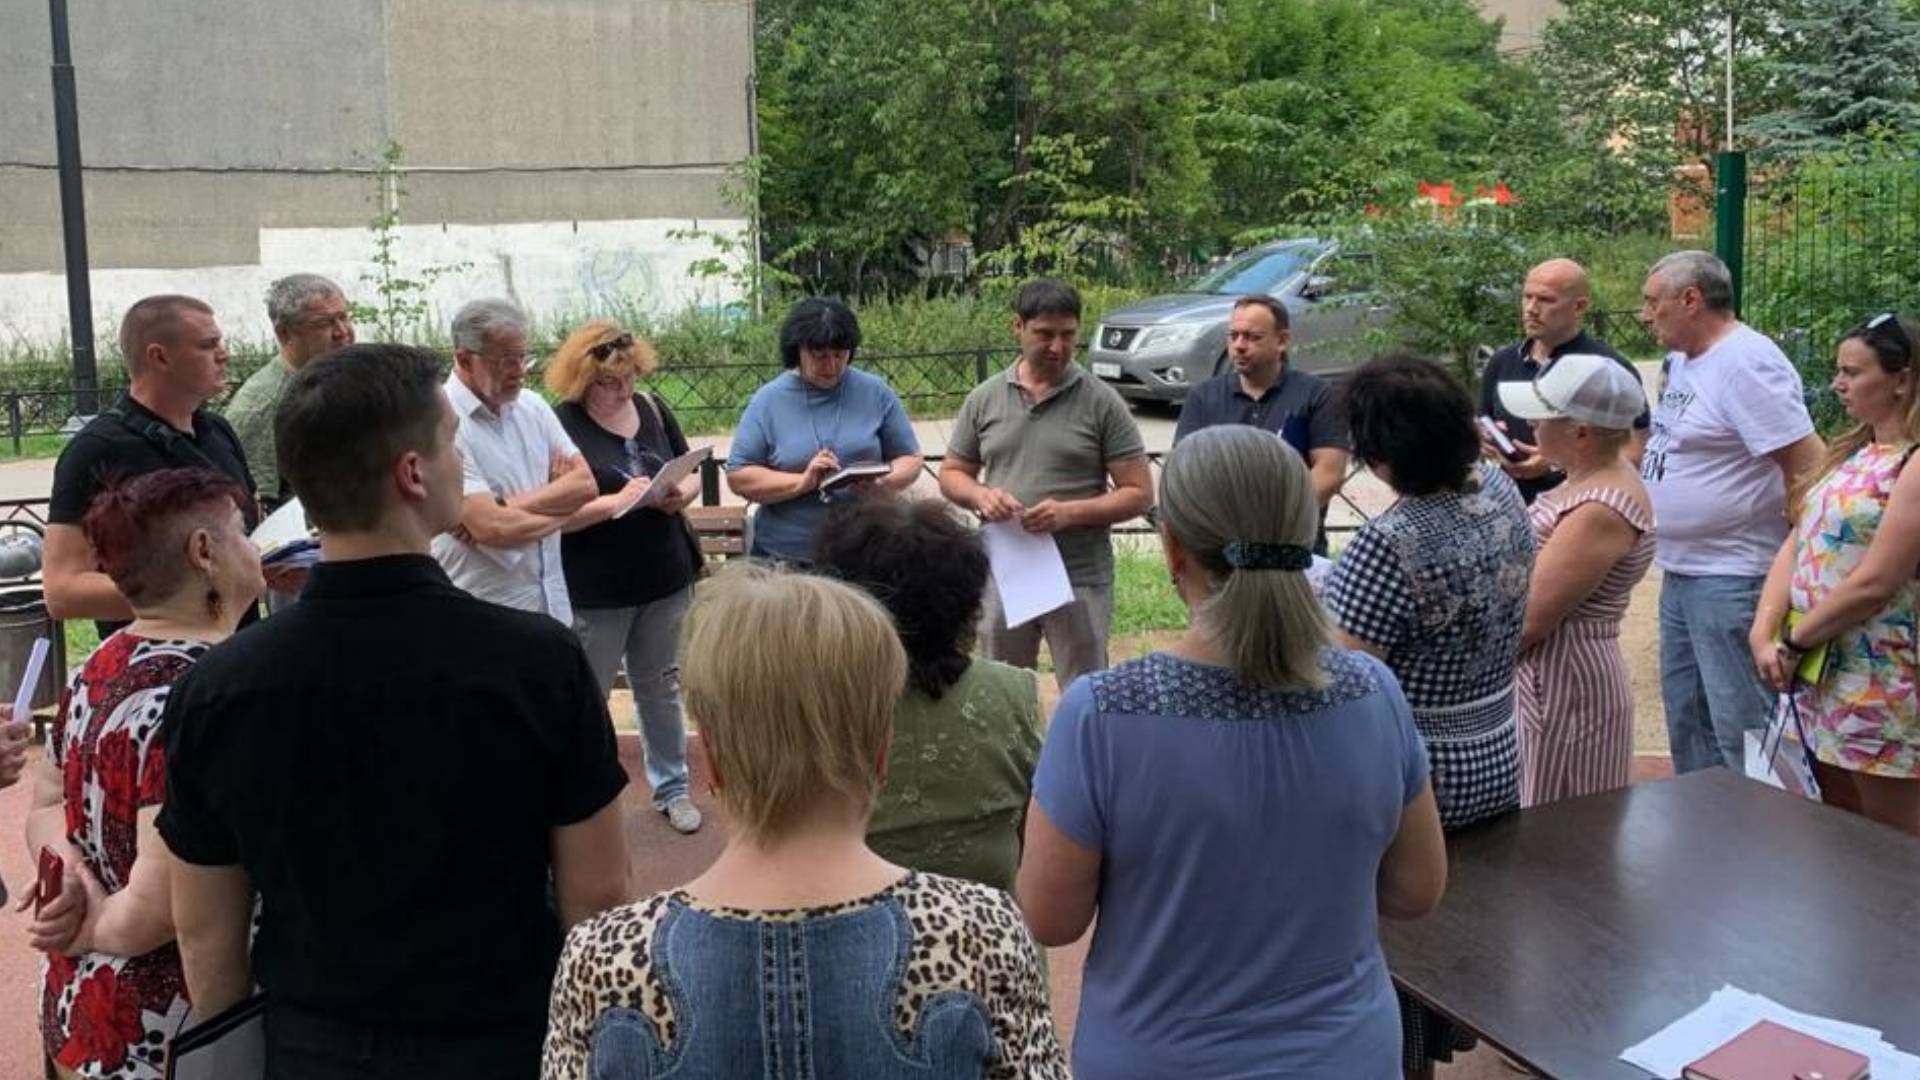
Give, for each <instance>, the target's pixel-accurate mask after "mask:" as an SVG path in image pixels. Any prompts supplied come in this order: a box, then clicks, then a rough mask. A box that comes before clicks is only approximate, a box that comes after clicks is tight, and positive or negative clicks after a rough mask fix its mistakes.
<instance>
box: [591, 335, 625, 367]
mask: <svg viewBox="0 0 1920 1080" xmlns="http://www.w3.org/2000/svg"><path fill="white" fill-rule="evenodd" d="M631 348H633V335H632V334H621V335H620V336H619V337H617V338H614V339H613V340H612V341H603V342H601V343H600V344H598V345H595V346H594V347H593V348H591V349H588V350H587V355H588V356H591V357H593V360H594V363H596V364H604V363H606V362H607V357H609V356H612V355H613V354H614V353H617V352H626V351H627V350H628V349H631Z"/></svg>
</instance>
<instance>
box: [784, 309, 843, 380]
mask: <svg viewBox="0 0 1920 1080" xmlns="http://www.w3.org/2000/svg"><path fill="white" fill-rule="evenodd" d="M803 348H805V349H845V350H847V351H848V352H849V353H853V352H858V351H859V349H860V319H859V317H858V316H856V315H854V313H853V309H852V308H850V307H848V306H847V305H845V304H843V303H841V302H840V301H838V300H835V299H833V298H832V297H830V296H812V297H808V298H807V299H805V300H802V301H800V302H799V303H797V304H795V305H793V310H792V311H789V312H787V317H786V319H785V320H783V321H782V322H781V323H780V366H781V367H784V368H796V367H799V366H800V350H801V349H803Z"/></svg>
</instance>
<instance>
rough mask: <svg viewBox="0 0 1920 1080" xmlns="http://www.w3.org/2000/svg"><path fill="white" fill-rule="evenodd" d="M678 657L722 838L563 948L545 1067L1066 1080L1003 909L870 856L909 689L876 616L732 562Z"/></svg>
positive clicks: (894, 642) (835, 586) (846, 592)
mask: <svg viewBox="0 0 1920 1080" xmlns="http://www.w3.org/2000/svg"><path fill="white" fill-rule="evenodd" d="M684 655H685V661H684V665H685V681H686V689H687V704H688V706H689V708H690V709H691V711H692V713H693V716H694V718H695V719H696V720H697V721H698V722H699V724H700V730H701V736H702V741H703V743H704V745H705V746H706V750H707V755H708V758H709V761H710V764H711V766H712V772H713V783H714V787H715V789H716V791H717V793H718V797H719V799H720V802H721V805H722V806H723V807H724V808H725V809H726V812H727V816H728V818H729V824H730V825H731V826H732V828H731V829H730V836H729V837H728V841H727V846H726V848H725V850H723V851H722V852H721V853H720V857H719V858H718V859H717V860H716V861H715V862H714V863H713V865H712V866H711V867H709V868H708V869H707V871H706V872H705V873H703V874H701V875H700V876H699V877H697V878H695V879H694V880H693V881H691V882H689V883H688V884H687V885H685V886H684V887H682V888H679V889H674V890H672V891H670V892H665V893H660V894H657V895H655V896H652V897H649V898H648V899H645V900H642V901H640V902H639V903H637V904H633V905H630V906H628V907H623V908H616V909H614V910H613V911H610V912H607V913H606V914H604V915H601V916H599V917H597V918H594V919H591V920H589V921H587V922H585V923H582V924H581V925H579V926H578V927H576V928H575V929H574V931H573V932H572V933H571V934H570V935H568V938H567V944H566V948H565V950H564V951H563V953H562V955H561V958H560V967H559V971H558V972H557V973H556V974H555V976H554V985H553V998H552V1009H551V1015H550V1018H549V1025H548V1031H547V1046H546V1063H545V1068H544V1071H543V1075H544V1076H545V1077H547V1078H548V1080H585V1078H586V1077H587V1076H589V1075H591V1076H593V1077H595V1078H596V1080H611V1078H624V1077H634V1078H638V1077H646V1076H659V1075H663V1074H664V1072H665V1071H666V1069H667V1068H668V1067H669V1066H671V1070H672V1072H673V1074H674V1075H675V1076H683V1077H687V1078H689V1080H701V1078H714V1080H718V1078H722V1077H735V1076H747V1075H754V1076H758V1075H761V1074H762V1073H771V1072H774V1071H780V1072H785V1071H788V1070H789V1069H792V1068H800V1069H802V1071H806V1072H808V1073H809V1074H810V1075H817V1076H872V1077H903V1078H904V1077H907V1076H914V1077H927V1078H932V1080H951V1078H959V1077H969V1078H978V1077H993V1078H996V1080H999V1078H1006V1080H1012V1078H1015V1077H1038V1078H1042V1080H1046V1078H1055V1077H1057V1078H1062V1080H1064V1077H1065V1076H1066V1069H1065V1067H1064V1064H1063V1063H1062V1061H1061V1057H1060V1047H1059V1044H1058V1042H1057V1040H1056V1037H1055V1035H1054V1031H1053V1019H1052V1015H1051V1012H1050V1010H1049V1007H1048V1003H1047V989H1046V982H1045V979H1044V977H1043V976H1042V975H1041V973H1040V967H1039V960H1038V958H1037V956H1036V953H1035V949H1034V944H1033V939H1032V938H1031V937H1029V936H1028V934H1027V931H1026V928H1025V927H1024V926H1023V925H1022V923H1021V921H1020V913H1019V910H1018V909H1017V908H1016V907H1015V906H1014V904H1013V901H1012V899H1011V898H1009V897H1008V896H1007V895H1006V894H1005V893H1003V892H1000V891H999V890H997V889H991V888H988V887H986V886H984V885H979V884H975V883H972V882H966V881H960V880H958V879H956V878H947V877H940V876H937V875H933V874H923V873H919V872H917V871H910V870H904V869H902V868H901V867H899V866H895V865H893V864H892V863H889V862H887V861H886V860H885V859H882V858H881V857H880V856H878V855H876V854H874V853H873V851H872V850H871V849H870V848H868V847H867V844H866V831H867V819H868V816H869V815H870V814H871V813H872V811H873V804H874V798H875V796H876V795H877V794H878V792H879V790H880V787H881V785H882V783H883V782H884V780H885V772H886V770H885V762H886V757H887V743H888V740H889V738H890V736H891V732H892V726H893V710H894V702H895V700H896V699H897V698H898V697H899V695H900V691H901V689H902V687H904V686H905V685H906V678H907V657H906V653H905V651H904V650H903V649H902V648H901V646H900V641H899V638H898V637H897V636H896V635H895V633H894V628H893V623H892V621H891V620H890V619H889V618H888V617H887V614H886V611H885V610H884V609H883V608H881V607H880V605H879V603H878V602H877V601H875V600H874V599H873V598H872V597H870V596H868V595H866V594H865V593H863V592H861V591H860V590H858V589H855V588H853V587H852V586H849V585H845V584H842V583H840V582H838V581H832V580H829V579H827V578H822V577H813V576H809V575H804V574H797V573H790V572H787V571H783V570H777V569H773V568H770V567H766V566H759V565H749V564H744V563H740V564H735V565H733V566H729V567H727V568H726V569H725V570H723V571H721V572H720V573H719V574H717V575H715V576H714V578H713V579H712V580H711V581H709V582H708V583H707V584H706V585H705V586H704V587H703V588H702V589H701V597H700V599H699V600H698V601H697V602H696V603H695V604H694V606H693V610H692V614H691V615H690V617H689V620H688V626H687V637H686V642H685V645H684ZM793 1062H801V1063H803V1065H802V1066H794V1065H792V1064H791V1063H793Z"/></svg>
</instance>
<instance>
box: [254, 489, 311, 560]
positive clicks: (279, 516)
mask: <svg viewBox="0 0 1920 1080" xmlns="http://www.w3.org/2000/svg"><path fill="white" fill-rule="evenodd" d="M312 535H313V533H312V532H310V531H309V530H308V529H307V512H306V511H305V510H303V509H301V508H300V500H299V499H288V500H287V501H286V504H285V505H283V506H281V507H280V509H278V510H275V511H274V512H273V513H271V514H268V515H267V520H265V521H263V522H261V523H260V524H259V526H258V527H256V528H255V529H254V530H253V543H254V546H256V547H258V548H259V549H260V550H261V551H272V550H273V549H274V548H277V547H279V546H280V545H281V544H284V543H286V542H287V541H289V540H299V539H301V538H302V537H306V536H312Z"/></svg>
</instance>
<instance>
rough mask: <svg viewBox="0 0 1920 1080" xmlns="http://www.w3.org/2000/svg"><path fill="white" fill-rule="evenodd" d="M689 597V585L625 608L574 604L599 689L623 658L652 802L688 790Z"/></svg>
mask: <svg viewBox="0 0 1920 1080" xmlns="http://www.w3.org/2000/svg"><path fill="white" fill-rule="evenodd" d="M692 603H693V586H691V585H689V586H687V587H686V588H684V589H682V590H680V591H679V592H677V593H673V594H671V595H669V596H663V597H661V598H660V599H658V600H655V601H652V602H651V603H646V604H641V605H640V606H639V607H630V608H576V609H574V612H573V628H574V630H575V631H577V632H578V633H579V635H580V644H581V646H582V647H583V648H585V649H586V650H587V662H588V663H589V664H591V665H592V666H593V677H594V678H596V679H598V680H600V693H601V695H602V696H605V695H606V694H608V693H611V692H612V690H613V675H614V672H616V671H618V670H620V662H621V660H622V659H624V660H625V661H626V664H627V686H628V687H629V688H631V689H632V690H633V708H634V711H635V712H637V713H639V714H640V743H641V745H642V746H643V747H644V748H645V749H646V752H647V785H648V786H649V787H651V788H652V789H653V807H654V809H656V810H661V809H665V808H666V805H667V802H668V801H669V800H671V799H674V798H677V797H679V796H681V795H685V794H686V793H687V726H686V723H685V722H684V720H683V719H682V718H681V710H680V662H679V660H678V658H677V657H676V656H675V650H676V649H677V648H678V647H679V644H680V622H681V620H682V619H683V618H684V617H685V616H686V614H687V607H688V606H689V605H691V604H692Z"/></svg>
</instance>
